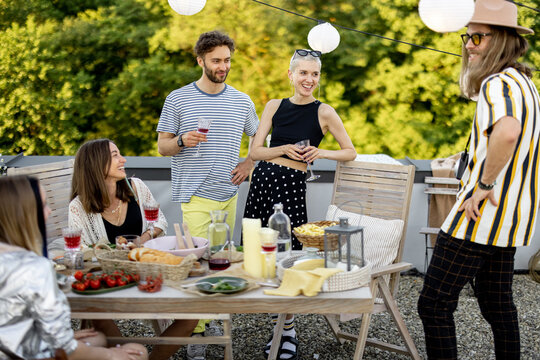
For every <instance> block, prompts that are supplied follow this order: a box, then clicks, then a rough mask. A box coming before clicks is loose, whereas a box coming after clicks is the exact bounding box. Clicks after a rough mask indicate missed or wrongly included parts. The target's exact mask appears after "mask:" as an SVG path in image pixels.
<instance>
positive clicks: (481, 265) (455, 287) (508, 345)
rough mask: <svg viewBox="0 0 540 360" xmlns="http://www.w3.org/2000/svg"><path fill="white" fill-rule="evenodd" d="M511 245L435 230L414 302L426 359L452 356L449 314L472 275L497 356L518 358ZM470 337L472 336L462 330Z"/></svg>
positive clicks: (454, 347) (452, 331)
mask: <svg viewBox="0 0 540 360" xmlns="http://www.w3.org/2000/svg"><path fill="white" fill-rule="evenodd" d="M515 252H516V249H515V248H510V247H509V248H501V247H496V246H489V245H479V244H475V243H472V242H470V241H464V240H460V239H456V238H453V237H451V236H449V235H448V234H445V233H443V232H440V233H439V236H438V238H437V243H436V244H435V248H434V250H433V257H432V258H431V263H430V264H429V268H428V270H427V272H426V277H425V280H424V287H423V289H422V292H421V294H420V298H419V300H418V313H419V315H420V318H421V319H422V323H423V324H424V332H425V338H426V350H427V355H428V358H429V359H457V345H456V329H455V324H454V316H453V313H454V311H455V310H456V307H457V303H458V298H459V293H460V291H461V289H463V287H464V286H465V285H466V284H467V283H468V282H470V281H471V280H472V279H474V286H473V288H474V293H475V295H476V298H477V299H478V304H479V305H480V311H481V312H482V315H483V316H484V318H485V319H486V320H487V322H488V323H489V324H490V325H491V329H492V331H493V337H494V340H495V355H496V357H497V359H499V360H502V359H504V360H513V359H516V360H518V359H519V354H520V343H519V327H518V317H517V310H516V307H515V305H514V301H513V299H512V278H513V273H514V254H515ZM468 335H469V341H471V340H472V341H474V339H475V334H468Z"/></svg>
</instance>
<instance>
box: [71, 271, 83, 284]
mask: <svg viewBox="0 0 540 360" xmlns="http://www.w3.org/2000/svg"><path fill="white" fill-rule="evenodd" d="M83 276H84V274H83V272H82V271H81V270H77V271H75V274H73V277H74V278H75V280H77V281H81V280H82V278H83Z"/></svg>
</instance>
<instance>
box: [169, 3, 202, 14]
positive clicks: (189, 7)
mask: <svg viewBox="0 0 540 360" xmlns="http://www.w3.org/2000/svg"><path fill="white" fill-rule="evenodd" d="M169 5H170V6H171V8H172V9H173V10H174V11H176V12H177V13H179V14H180V15H194V14H196V13H198V12H199V11H201V10H202V9H203V7H204V5H206V0H169Z"/></svg>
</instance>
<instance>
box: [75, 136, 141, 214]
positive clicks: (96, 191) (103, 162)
mask: <svg viewBox="0 0 540 360" xmlns="http://www.w3.org/2000/svg"><path fill="white" fill-rule="evenodd" d="M110 143H112V141H111V140H109V139H97V140H90V141H88V142H86V143H84V144H83V145H82V146H81V147H80V148H79V150H78V151H77V154H76V155H75V164H74V165H73V180H72V182H71V200H73V199H75V198H76V197H77V196H79V200H80V201H81V203H82V205H83V208H84V210H85V211H86V212H88V213H102V212H103V211H104V210H105V209H106V208H107V207H109V206H110V205H111V201H112V200H113V199H109V194H108V192H107V186H106V185H105V179H106V178H107V175H109V167H110V165H111V149H110V148H109V144H110ZM131 195H133V193H132V191H131V189H130V187H129V185H128V183H127V180H120V181H118V182H117V183H116V197H117V198H118V199H120V200H122V201H129V197H130V196H131Z"/></svg>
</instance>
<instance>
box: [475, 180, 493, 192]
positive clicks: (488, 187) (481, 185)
mask: <svg viewBox="0 0 540 360" xmlns="http://www.w3.org/2000/svg"><path fill="white" fill-rule="evenodd" d="M494 186H495V182H493V184H484V183H483V182H482V180H478V187H479V188H480V189H482V190H488V191H489V190H491V189H493V187H494Z"/></svg>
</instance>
